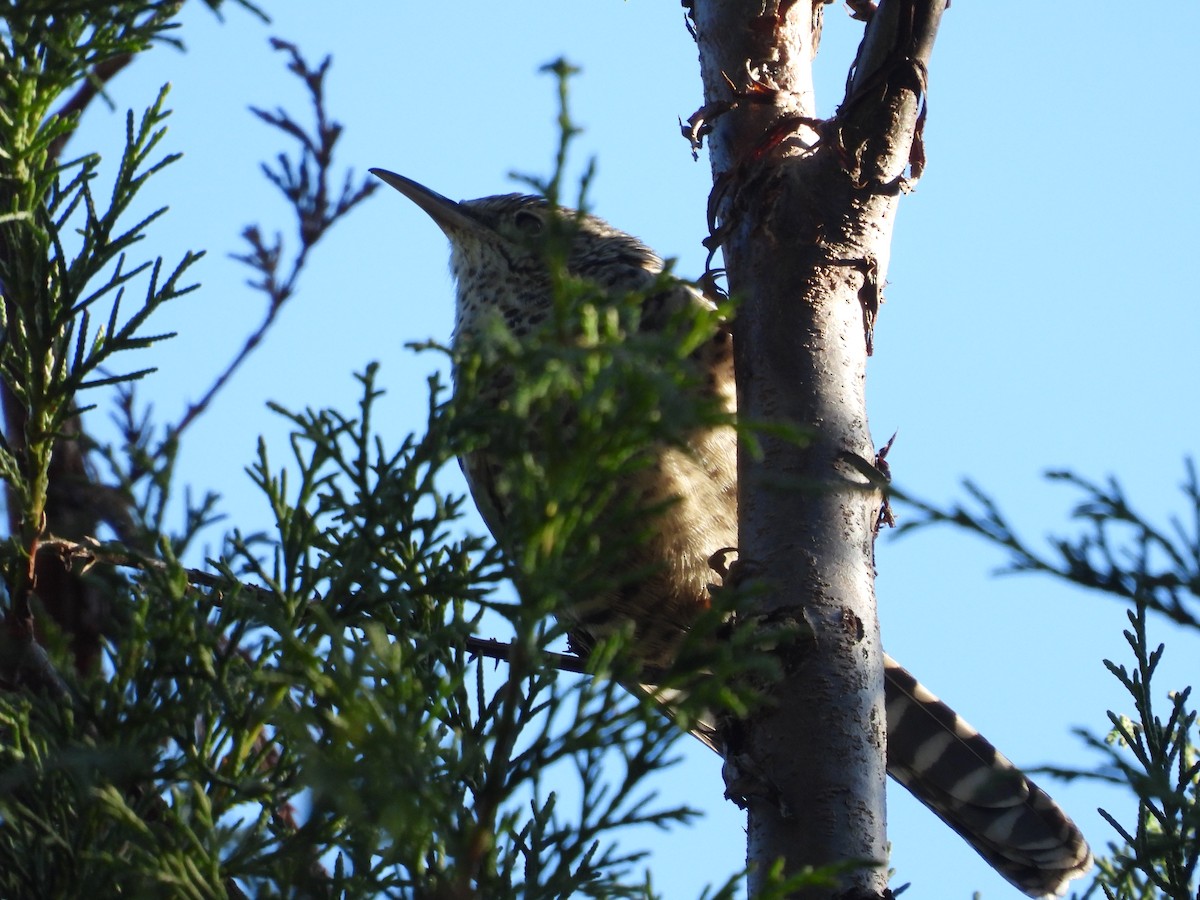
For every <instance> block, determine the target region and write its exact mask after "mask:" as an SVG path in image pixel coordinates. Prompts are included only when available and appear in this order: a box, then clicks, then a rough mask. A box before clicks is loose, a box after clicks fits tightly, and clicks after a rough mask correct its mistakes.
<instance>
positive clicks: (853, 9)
mask: <svg viewBox="0 0 1200 900" xmlns="http://www.w3.org/2000/svg"><path fill="white" fill-rule="evenodd" d="M846 8H847V9H849V10H850V18H852V19H854V20H855V21H856V22H870V21H871V19H872V18H873V17H874V16H875V13H876V12H877V11H878V9H879V7H878V6H877V5H876V4H874V3H872V2H871V0H846Z"/></svg>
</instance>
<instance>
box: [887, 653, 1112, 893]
mask: <svg viewBox="0 0 1200 900" xmlns="http://www.w3.org/2000/svg"><path fill="white" fill-rule="evenodd" d="M884 676H885V697H886V701H887V723H888V766H887V769H888V774H889V775H891V776H892V777H893V778H895V779H896V780H897V781H899V782H900V783H901V784H902V785H904V786H905V787H906V788H908V790H909V791H911V792H912V794H913V796H915V797H916V798H917V799H918V800H920V801H921V802H922V803H924V804H925V805H926V806H928V807H929V808H930V809H931V810H933V812H934V813H936V814H937V816H938V817H939V818H940V819H942V821H944V822H945V823H946V824H947V825H949V826H950V827H951V828H953V829H954V830H955V831H957V832H958V833H959V834H960V835H962V837H963V838H964V839H965V840H966V841H967V843H968V844H970V845H971V846H972V847H974V848H975V850H976V851H977V852H978V853H979V855H980V856H982V857H983V858H984V859H985V860H987V862H988V863H989V864H990V865H991V866H992V868H994V869H995V870H996V871H997V872H999V873H1000V874H1001V875H1003V876H1004V877H1005V878H1007V879H1008V880H1009V881H1010V882H1011V883H1012V884H1013V885H1015V886H1016V887H1018V888H1019V889H1020V890H1022V891H1023V892H1024V893H1026V894H1028V895H1029V896H1030V897H1061V896H1062V895H1063V894H1064V893H1066V890H1067V885H1068V883H1069V882H1070V881H1071V880H1072V879H1073V878H1078V877H1079V876H1080V875H1083V874H1084V873H1085V872H1087V870H1088V869H1089V868H1091V865H1092V853H1091V850H1089V849H1088V845H1087V842H1086V841H1085V840H1084V839H1083V835H1082V834H1081V833H1080V832H1079V829H1078V828H1077V827H1076V826H1075V823H1074V822H1072V821H1071V820H1070V818H1069V817H1068V816H1067V814H1066V813H1065V812H1063V811H1062V809H1060V808H1059V806H1058V804H1056V803H1055V802H1054V801H1053V800H1051V799H1050V797H1049V796H1048V795H1047V794H1046V793H1045V792H1044V791H1043V790H1042V789H1041V788H1039V787H1038V786H1037V785H1036V784H1034V783H1033V782H1032V781H1030V780H1029V778H1028V777H1027V776H1026V775H1025V774H1024V773H1022V772H1021V770H1020V769H1018V768H1017V767H1016V766H1014V765H1013V764H1012V763H1011V762H1009V761H1008V759H1006V758H1005V757H1004V755H1003V754H1001V753H1000V752H999V751H998V750H996V748H995V747H993V746H992V745H991V744H990V743H989V742H988V741H987V739H986V738H984V737H983V735H981V734H980V733H979V732H978V731H976V730H975V729H974V728H972V727H971V726H970V725H968V724H967V723H966V722H964V721H963V720H962V719H961V718H960V717H959V716H958V715H957V714H956V713H955V712H954V710H952V709H951V708H950V707H948V706H947V705H946V704H945V703H943V702H942V701H941V700H939V699H938V698H937V697H935V696H934V695H933V694H931V693H930V692H929V691H928V690H926V689H925V688H924V687H923V686H922V685H921V684H920V682H918V681H917V680H916V679H915V678H914V677H913V676H912V675H911V674H910V673H909V672H908V671H907V670H905V669H904V668H903V667H902V666H901V665H900V664H899V663H897V662H896V661H895V660H894V659H892V658H891V657H890V656H889V657H885V659H884Z"/></svg>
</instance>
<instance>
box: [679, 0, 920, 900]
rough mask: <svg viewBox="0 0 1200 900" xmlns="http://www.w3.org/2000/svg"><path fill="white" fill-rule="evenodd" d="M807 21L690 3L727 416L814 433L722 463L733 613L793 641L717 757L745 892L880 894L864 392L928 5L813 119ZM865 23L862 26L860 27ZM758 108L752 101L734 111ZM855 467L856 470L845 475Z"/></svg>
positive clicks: (808, 8)
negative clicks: (724, 326) (734, 541)
mask: <svg viewBox="0 0 1200 900" xmlns="http://www.w3.org/2000/svg"><path fill="white" fill-rule="evenodd" d="M822 7H823V3H822V2H820V0H810V2H807V3H804V2H799V0H792V2H778V0H777V2H767V3H765V4H763V5H762V6H761V12H760V14H759V15H756V16H748V15H747V13H746V5H745V4H744V3H738V2H735V0H696V3H695V6H694V21H695V28H696V33H697V40H698V43H699V46H700V59H701V71H702V75H703V79H704V87H705V106H706V109H716V110H721V114H720V115H719V116H718V117H715V118H714V117H712V116H709V117H708V118H707V121H706V123H705V124H706V127H707V133H708V138H709V147H710V155H711V159H712V167H713V180H714V189H713V195H712V199H711V215H712V225H713V229H712V235H711V238H710V242H709V247H710V250H713V251H715V250H716V248H717V246H718V245H719V246H720V248H721V249H722V250H723V252H724V257H725V264H726V268H727V271H728V278H729V287H730V292H731V294H732V295H733V296H734V297H735V299H737V300H738V301H739V302H740V305H739V307H738V314H737V321H736V323H735V329H734V335H735V341H734V346H735V355H736V367H737V378H738V408H739V415H740V416H741V417H743V419H744V420H746V421H750V422H765V423H780V424H783V425H786V426H788V427H790V428H792V429H799V430H801V431H805V432H811V433H812V434H814V435H815V437H814V438H813V440H812V441H811V442H809V443H807V444H803V445H802V444H799V443H797V442H795V441H792V440H788V439H787V438H786V437H783V436H782V434H783V431H782V430H780V431H775V432H772V433H762V434H759V435H756V441H757V443H758V445H759V447H760V448H761V449H760V453H759V454H758V455H751V454H749V453H746V452H745V450H744V448H743V452H742V454H741V457H740V459H739V472H738V490H739V498H738V499H739V514H740V547H739V553H740V559H741V560H742V561H743V565H745V566H747V567H748V571H749V576H748V579H747V580H748V581H750V582H753V584H754V590H752V591H750V593H749V594H748V599H747V605H748V606H749V605H751V604H753V608H751V609H749V610H747V611H746V612H747V613H748V614H749V615H755V614H760V615H769V616H773V617H776V618H778V617H783V618H785V619H787V618H790V619H792V620H795V621H798V622H803V623H804V624H805V625H806V626H807V628H808V629H811V633H812V635H813V637H812V639H811V640H806V641H804V642H803V643H802V644H797V645H795V646H793V647H790V648H784V649H783V650H782V651H781V652H782V662H783V668H784V671H785V672H787V673H788V674H787V676H786V677H785V678H784V679H783V681H781V682H780V683H779V684H777V685H776V686H775V687H774V689H773V691H772V700H773V703H772V704H771V705H770V706H769V708H767V709H765V710H764V711H763V712H761V713H756V714H754V715H753V716H752V717H751V718H750V719H749V720H748V721H746V722H745V723H744V728H743V729H742V733H741V735H740V738H741V740H740V746H737V747H733V748H731V749H732V750H733V751H735V753H734V755H732V756H731V757H730V758H731V759H734V760H735V761H736V763H737V765H738V767H739V768H740V769H741V771H740V772H739V773H738V775H739V777H740V779H741V781H742V782H743V783H744V782H745V781H747V780H749V781H750V782H752V783H754V782H757V784H758V785H759V786H760V789H759V790H757V791H751V792H750V793H749V794H748V796H747V797H746V799H747V805H748V815H749V822H748V840H749V854H748V855H749V859H750V862H751V864H752V865H753V866H754V871H755V874H752V875H751V885H750V887H751V894H752V895H753V894H754V893H756V892H757V890H758V888H759V887H760V886H761V885H762V884H763V883H764V875H765V872H766V871H767V870H768V869H769V868H770V867H771V865H772V864H773V863H775V862H776V861H777V860H783V861H784V868H785V872H788V873H795V872H800V871H802V870H803V869H805V868H806V867H810V866H811V867H820V866H825V865H829V864H848V865H850V866H852V868H851V870H850V871H849V873H848V874H847V875H846V876H845V877H844V879H843V881H842V883H841V885H840V886H839V887H838V888H837V889H836V890H820V889H812V890H810V891H808V892H806V893H803V894H802V895H801V896H803V897H806V898H808V897H813V898H816V897H820V898H828V897H832V896H835V895H836V896H838V897H855V898H880V897H883V896H885V895H886V891H887V887H886V883H887V879H886V872H885V867H884V865H883V864H884V863H885V861H886V856H887V854H886V835H885V832H884V821H885V813H884V782H885V767H884V752H885V742H886V734H885V725H884V723H885V715H884V710H883V703H882V698H883V668H882V664H883V656H882V650H881V647H880V639H879V630H878V621H877V617H876V612H875V598H874V584H873V582H874V562H873V540H874V532H875V529H876V526H877V523H878V521H879V516H880V509H881V505H882V499H883V498H882V493H883V492H882V490H881V486H880V485H879V484H877V483H875V481H874V480H873V479H870V478H868V477H866V476H865V475H864V474H863V472H864V471H867V470H869V469H871V468H873V462H874V460H875V459H876V453H875V449H874V445H873V443H872V441H871V436H870V433H869V431H868V428H867V416H866V405H865V396H864V383H865V377H866V360H867V356H868V354H869V352H870V350H871V347H872V336H873V331H874V325H875V318H876V315H877V313H878V310H879V304H880V302H881V299H882V298H881V293H882V285H883V284H884V283H885V281H886V273H887V264H888V256H889V242H890V239H891V232H892V225H893V222H894V214H895V206H896V201H897V195H898V194H899V192H900V188H901V187H902V180H901V176H902V175H903V172H904V169H905V167H906V166H909V165H911V168H912V169H913V174H914V176H915V175H916V174H919V171H918V168H919V166H918V161H923V160H922V158H921V157H920V154H919V132H920V123H921V121H922V115H923V113H922V110H923V105H922V104H923V97H924V76H925V71H926V60H927V57H928V49H929V47H930V46H931V44H932V37H933V34H934V33H935V31H936V24H937V20H938V16H939V15H940V8H941V4H940V3H933V2H916V0H884V2H882V3H880V4H879V7H878V9H877V10H876V11H874V12H873V13H872V14H871V15H870V16H869V19H870V21H869V23H868V26H867V34H866V35H865V37H864V39H863V42H862V46H861V47H860V50H859V58H858V60H857V61H856V63H855V68H854V72H853V75H852V76H851V77H850V79H849V80H848V89H847V91H848V93H847V100H846V101H845V102H844V103H843V106H842V109H841V110H840V111H839V113H838V115H837V116H836V117H835V118H834V119H832V120H830V121H827V122H821V121H818V120H816V119H815V100H814V92H813V82H812V66H811V60H812V57H813V56H814V55H815V52H816V45H817V42H818V40H819V35H820V29H821V16H822ZM856 11H857V12H858V13H859V15H860V16H861V15H863V14H864V12H865V10H863V9H859V10H856ZM747 96H753V97H755V98H756V102H753V103H747V102H745V100H744V98H745V97H747ZM847 458H854V459H855V461H856V462H861V463H862V465H853V464H849V463H847V461H846V460H847Z"/></svg>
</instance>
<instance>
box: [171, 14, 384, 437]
mask: <svg viewBox="0 0 1200 900" xmlns="http://www.w3.org/2000/svg"><path fill="white" fill-rule="evenodd" d="M271 46H272V47H273V48H274V49H276V50H280V51H283V52H285V53H287V54H288V56H289V57H290V61H289V63H288V66H287V68H288V71H290V72H292V73H293V74H295V75H296V76H297V77H298V78H299V79H300V80H301V81H303V82H304V87H305V89H306V90H307V91H308V94H309V98H310V100H311V102H312V107H313V117H314V119H315V123H314V125H313V128H312V129H311V130H308V129H305V127H304V126H302V125H300V124H299V123H297V122H296V121H295V120H293V119H292V118H291V117H290V116H289V115H288V114H287V112H285V111H284V110H282V109H277V110H276V111H275V112H266V111H264V110H261V109H258V108H256V107H251V108H250V109H251V112H253V113H254V115H255V116H257V117H258V118H259V119H261V120H262V121H263V122H265V123H267V124H268V125H270V126H272V127H273V128H277V129H279V130H280V131H282V132H283V133H284V134H286V135H288V136H289V137H290V138H292V139H293V140H295V141H296V142H297V143H298V144H299V145H300V147H299V152H298V153H297V155H296V156H295V157H294V158H293V157H288V156H287V154H284V153H280V154H279V155H278V156H277V157H276V165H275V167H272V166H271V165H268V164H267V163H263V164H262V171H263V174H264V175H265V176H266V178H267V180H268V181H270V182H271V183H272V184H274V185H275V186H276V187H277V188H278V189H279V190H280V192H281V193H282V194H283V195H284V197H285V198H286V199H287V201H288V203H289V205H290V206H291V208H292V210H293V211H294V212H295V214H296V224H297V232H298V237H299V240H300V245H299V248H298V249H297V251H296V254H295V256H294V257H293V258H292V260H291V262H290V264H289V265H288V267H287V271H286V273H283V272H282V271H281V267H282V260H283V238H282V237H281V236H280V235H278V234H276V236H275V240H274V242H268V241H267V240H266V239H265V238H264V237H263V233H262V230H261V229H260V228H259V226H257V225H249V226H247V227H246V228H245V230H244V231H243V232H242V238H243V239H244V240H245V241H246V243H247V244H249V245H250V249H249V250H248V251H247V252H245V253H240V254H233V258H234V259H236V260H238V261H239V262H242V263H245V264H246V265H247V266H249V267H250V268H251V269H252V270H253V271H254V272H256V273H258V277H257V278H255V279H253V280H251V281H249V282H248V284H249V285H250V286H251V287H252V288H254V289H255V290H257V291H261V292H262V293H263V294H264V295H266V297H267V312H266V315H265V316H264V317H263V320H262V322H261V323H260V324H259V326H258V327H257V328H256V329H255V330H254V331H253V332H252V333H251V334H250V336H249V337H248V338H247V339H246V341H245V343H243V344H242V347H241V349H240V350H239V351H238V352H237V354H236V355H235V356H234V357H233V359H232V360H231V361H230V362H229V364H228V365H226V366H225V369H224V370H223V371H222V372H221V374H220V375H219V376H218V377H217V379H216V380H215V381H214V382H213V383H212V384H211V385H210V386H209V388H208V390H206V391H205V392H204V395H203V396H202V397H201V398H200V399H199V400H197V401H196V402H195V403H192V404H191V405H189V406H188V408H187V410H186V411H185V412H184V415H183V417H182V418H181V419H180V421H179V423H178V424H177V425H176V426H175V427H174V428H173V429H171V430H170V439H172V440H178V438H179V435H180V434H181V433H182V432H183V431H184V430H185V429H187V427H188V426H190V425H191V424H192V423H193V422H194V421H195V420H196V419H197V418H199V416H200V415H201V414H203V413H204V411H205V410H206V409H208V407H209V406H210V405H211V404H212V402H213V399H214V398H215V397H216V396H217V394H219V393H220V392H221V390H222V389H224V387H225V386H226V385H227V384H228V383H229V381H230V380H231V379H232V378H233V376H234V374H235V373H236V372H237V371H238V369H240V368H241V366H242V364H243V363H244V362H245V361H246V360H247V359H248V358H249V357H250V355H251V354H252V353H253V352H254V351H255V350H256V349H257V348H258V346H259V345H260V344H261V343H262V341H263V339H264V338H265V337H266V335H267V332H268V331H270V329H271V326H272V325H274V324H275V320H276V319H277V318H278V316H279V313H280V311H281V310H282V309H283V305H284V303H286V302H287V300H288V299H289V298H290V297H291V296H292V295H293V293H295V289H296V282H297V279H298V278H299V275H300V272H301V270H303V268H304V264H305V263H306V262H307V260H308V254H309V251H310V250H312V248H313V247H314V246H315V245H316V243H317V242H318V241H319V240H320V239H321V238H322V237H323V236H324V235H325V233H326V232H327V231H329V229H330V228H331V227H332V226H333V225H334V224H335V223H336V222H337V221H338V220H339V219H341V218H342V217H343V216H345V215H347V214H348V213H349V212H350V211H351V210H352V209H354V207H356V206H357V205H358V204H359V203H361V202H362V201H363V200H365V199H367V197H369V196H370V195H371V194H372V193H373V192H374V191H375V190H376V188H377V187H378V184H376V183H374V182H367V181H364V182H363V183H362V184H360V185H359V186H358V187H355V186H354V184H353V180H354V177H353V172H352V170H347V172H346V175H345V178H344V179H343V183H342V189H341V192H340V193H339V195H338V197H337V200H336V201H332V200H331V191H330V186H329V181H330V176H331V173H332V169H333V151H334V147H335V146H336V145H337V141H338V138H339V137H341V134H342V126H341V125H340V124H339V123H337V122H335V121H333V120H332V119H330V118H329V115H328V113H327V112H326V109H325V75H326V74H327V73H328V71H329V66H330V58H329V57H326V58H325V59H324V60H322V61H321V64H320V65H319V66H317V67H316V68H312V67H310V66H309V64H308V63H307V62H306V61H305V59H304V57H303V56H302V55H301V53H300V51H299V49H298V48H297V47H296V46H295V45H294V44H291V43H288V42H287V41H283V40H280V39H278V38H272V39H271Z"/></svg>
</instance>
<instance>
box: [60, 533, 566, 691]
mask: <svg viewBox="0 0 1200 900" xmlns="http://www.w3.org/2000/svg"><path fill="white" fill-rule="evenodd" d="M38 549H39V551H40V552H42V553H49V554H54V555H56V556H58V557H59V558H60V559H61V560H62V562H63V564H64V565H70V564H72V563H80V564H82V566H83V568H84V570H85V571H86V570H87V569H89V568H91V567H92V566H94V565H108V566H115V567H119V568H123V569H136V570H138V571H141V572H166V571H168V566H167V564H166V563H165V562H163V561H162V560H161V559H155V558H153V557H149V556H145V555H143V554H141V553H136V552H134V551H132V550H130V549H129V548H127V547H123V546H121V545H120V544H112V543H105V544H102V543H100V542H98V541H97V542H88V543H84V544H81V543H78V542H76V541H68V540H65V539H63V538H47V539H46V540H44V541H42V542H41V544H40V545H39V547H38ZM183 574H184V577H185V578H186V579H187V582H188V584H190V585H192V586H193V587H201V588H208V589H212V590H213V591H214V593H213V594H210V595H209V600H211V601H212V603H213V604H214V605H216V606H219V605H220V604H221V599H222V594H223V592H227V591H229V590H230V589H231V588H232V587H233V585H236V590H238V591H242V592H245V593H248V594H256V595H258V596H260V597H263V598H266V597H270V596H273V594H272V593H271V591H270V590H268V589H267V588H264V587H260V586H258V585H255V584H247V583H246V582H244V581H233V579H231V578H230V577H229V576H226V575H219V574H216V573H213V572H207V571H204V570H203V569H192V568H185V569H183ZM231 581H233V585H231ZM316 599H319V598H316ZM466 644H467V650H468V651H469V652H470V653H471V654H472V655H474V656H482V657H485V658H487V659H496V660H503V661H505V662H507V661H508V660H509V659H510V658H511V657H512V652H513V646H512V644H507V643H505V642H503V641H498V640H496V639H495V638H478V637H471V636H468V637H467V641H466ZM542 656H543V658H544V659H545V660H546V661H548V662H549V663H550V664H551V665H552V666H553V667H554V668H555V669H558V670H559V671H561V672H574V673H576V674H580V673H582V672H583V671H584V669H585V665H586V660H585V659H583V658H582V657H580V656H576V655H574V654H571V653H552V652H546V653H544V654H542Z"/></svg>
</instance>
